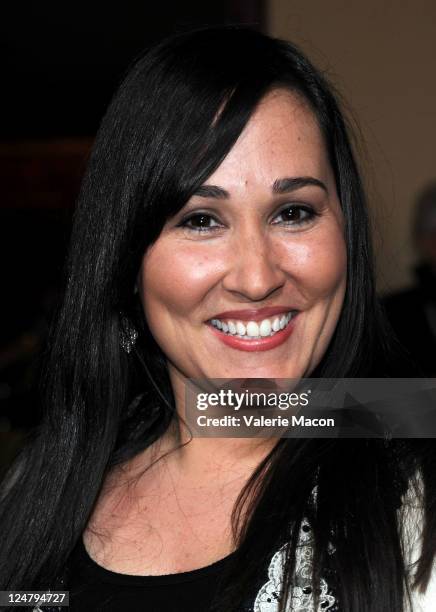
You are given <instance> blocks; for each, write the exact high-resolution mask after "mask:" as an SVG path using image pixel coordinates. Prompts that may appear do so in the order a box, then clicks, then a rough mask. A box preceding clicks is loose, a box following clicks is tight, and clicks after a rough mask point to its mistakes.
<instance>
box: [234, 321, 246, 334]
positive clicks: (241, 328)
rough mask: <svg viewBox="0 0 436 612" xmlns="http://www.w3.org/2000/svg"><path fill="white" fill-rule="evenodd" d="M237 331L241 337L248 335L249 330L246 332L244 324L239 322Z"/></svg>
mask: <svg viewBox="0 0 436 612" xmlns="http://www.w3.org/2000/svg"><path fill="white" fill-rule="evenodd" d="M236 331H237V332H238V334H239V335H240V336H245V333H246V331H247V330H246V327H245V325H244V324H243V323H241V322H240V321H238V322H237V323H236Z"/></svg>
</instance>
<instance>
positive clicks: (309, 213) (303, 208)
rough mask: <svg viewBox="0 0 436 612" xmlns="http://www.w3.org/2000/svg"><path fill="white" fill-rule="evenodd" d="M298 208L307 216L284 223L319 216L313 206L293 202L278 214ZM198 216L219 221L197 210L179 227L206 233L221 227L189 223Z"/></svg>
mask: <svg viewBox="0 0 436 612" xmlns="http://www.w3.org/2000/svg"><path fill="white" fill-rule="evenodd" d="M291 209H293V210H297V211H299V212H304V213H306V215H307V216H306V217H305V218H304V219H301V220H299V221H296V222H295V221H294V222H284V223H283V224H284V225H285V226H288V227H289V226H296V225H300V226H301V225H305V224H306V223H309V222H310V221H312V219H313V218H314V217H317V216H319V213H318V212H316V211H315V210H313V208H311V207H309V206H301V205H299V204H291V205H288V206H286V207H285V208H282V210H281V211H280V212H279V213H277V215H276V216H279V215H282V214H283V213H284V212H286V211H287V210H291ZM198 217H206V218H207V219H212V220H213V221H215V222H216V223H218V221H217V219H216V218H215V217H214V216H213V215H211V214H209V213H205V212H204V213H203V212H195V213H193V214H191V215H189V216H188V217H186V218H185V219H183V220H182V221H181V222H180V223H179V224H178V225H177V227H184V228H186V229H188V230H190V231H192V232H196V233H198V234H201V233H204V232H214V231H216V230H218V229H221V227H222V226H221V225H216V226H212V227H192V226H190V225H188V223H189V222H190V221H192V219H195V218H198ZM274 225H277V223H274Z"/></svg>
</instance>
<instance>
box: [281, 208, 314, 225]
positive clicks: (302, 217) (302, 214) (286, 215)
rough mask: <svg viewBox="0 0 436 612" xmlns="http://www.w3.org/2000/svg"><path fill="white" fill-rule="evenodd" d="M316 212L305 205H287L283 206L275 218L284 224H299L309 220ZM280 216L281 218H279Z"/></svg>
mask: <svg viewBox="0 0 436 612" xmlns="http://www.w3.org/2000/svg"><path fill="white" fill-rule="evenodd" d="M316 214H317V213H316V212H315V211H314V210H313V209H311V208H308V207H307V206H296V205H293V206H287V207H286V208H283V209H282V210H281V211H280V212H279V214H278V215H277V217H276V219H279V221H278V223H283V224H284V225H301V224H303V223H306V222H308V221H310V220H311V219H312V218H313V217H314V216H315V215H316ZM280 217H281V218H280Z"/></svg>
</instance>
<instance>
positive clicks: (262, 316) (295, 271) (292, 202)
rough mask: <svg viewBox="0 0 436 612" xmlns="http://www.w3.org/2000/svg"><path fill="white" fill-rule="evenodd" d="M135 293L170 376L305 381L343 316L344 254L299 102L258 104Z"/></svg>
mask: <svg viewBox="0 0 436 612" xmlns="http://www.w3.org/2000/svg"><path fill="white" fill-rule="evenodd" d="M138 285H139V290H140V296H141V300H142V303H143V307H144V312H145V316H146V319H147V322H148V325H149V328H150V330H151V332H152V334H153V336H154V338H155V339H156V341H157V343H158V344H159V346H160V347H161V349H162V351H163V352H164V353H165V355H166V356H167V359H168V366H169V370H170V374H172V375H174V374H176V373H177V372H178V373H179V374H182V375H183V376H184V377H188V378H203V377H204V378H244V377H247V378H257V377H260V378H300V377H303V376H309V375H310V373H311V372H312V371H313V369H314V368H315V366H316V365H317V364H318V363H319V361H320V360H321V358H322V356H323V354H324V353H325V351H326V349H327V345H328V343H329V341H330V338H331V336H332V334H333V332H334V329H335V327H336V324H337V321H338V318H339V314H340V312H341V308H342V303H343V299H344V293H345V286H346V247H345V242H344V236H343V216H342V212H341V207H340V203H339V200H338V195H337V193H336V187H335V181H334V176H333V173H332V169H331V167H330V164H329V161H328V157H327V152H326V148H325V145H324V142H323V139H322V136H321V132H320V130H319V128H318V126H317V123H316V120H315V118H314V116H313V114H312V112H311V111H310V110H309V109H308V107H307V105H306V104H305V103H304V102H302V100H301V99H300V98H299V97H297V95H295V94H292V93H290V92H288V91H286V90H282V89H279V90H275V91H273V92H271V93H269V94H268V95H267V96H265V98H264V99H263V100H262V102H261V103H260V105H259V107H258V109H257V110H256V112H255V113H254V115H253V116H252V118H251V120H250V121H249V123H248V124H247V126H246V128H245V130H244V131H243V133H242V134H241V136H240V138H239V139H238V141H237V142H236V144H235V145H234V147H233V148H232V149H231V151H230V152H229V154H228V155H227V157H226V158H225V159H224V161H223V162H222V163H221V165H220V166H219V168H218V169H217V170H216V171H215V172H214V173H213V174H212V175H211V176H210V177H209V178H208V180H207V181H206V182H205V184H204V185H203V186H202V188H201V189H200V190H199V191H198V193H197V194H195V195H194V196H193V197H192V198H191V199H190V200H189V201H188V202H187V203H186V205H185V206H184V207H183V209H181V210H180V211H179V212H178V213H177V215H176V216H175V217H173V218H172V219H171V220H170V221H169V222H167V224H166V225H165V227H164V229H163V230H162V233H161V234H160V236H159V238H158V239H157V241H156V242H155V243H154V244H153V245H152V246H151V247H150V248H149V249H148V250H147V252H146V253H145V255H144V258H143V261H142V265H141V270H140V274H139V281H138Z"/></svg>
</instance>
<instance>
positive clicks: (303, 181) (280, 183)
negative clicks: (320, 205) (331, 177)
mask: <svg viewBox="0 0 436 612" xmlns="http://www.w3.org/2000/svg"><path fill="white" fill-rule="evenodd" d="M308 185H313V186H315V187H321V189H323V190H324V191H325V192H326V193H328V191H327V187H326V186H325V184H324V183H323V182H322V181H320V180H319V179H316V178H313V177H312V176H297V177H295V178H281V179H277V180H275V181H274V184H273V188H272V190H273V193H278V194H280V193H290V192H291V191H295V190H296V189H301V188H302V187H307V186H308Z"/></svg>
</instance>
